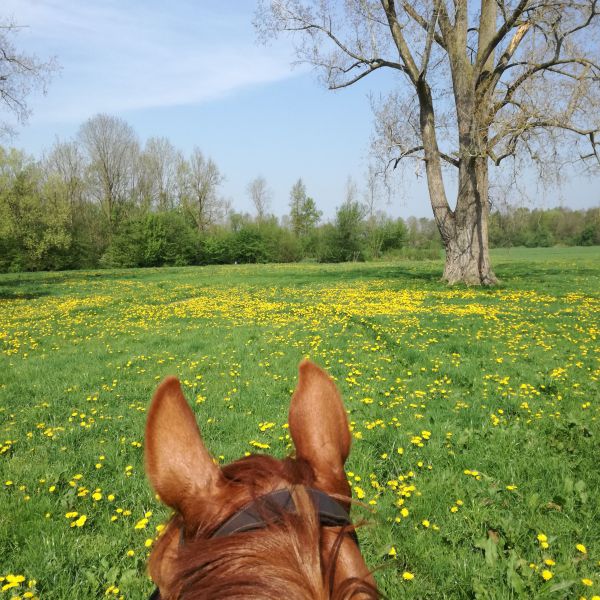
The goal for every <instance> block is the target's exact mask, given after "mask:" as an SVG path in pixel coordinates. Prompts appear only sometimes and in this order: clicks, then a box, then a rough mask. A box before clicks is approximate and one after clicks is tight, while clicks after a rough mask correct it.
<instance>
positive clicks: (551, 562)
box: [544, 558, 556, 567]
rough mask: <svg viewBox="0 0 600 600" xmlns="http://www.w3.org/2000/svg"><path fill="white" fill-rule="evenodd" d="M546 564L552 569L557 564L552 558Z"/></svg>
mask: <svg viewBox="0 0 600 600" xmlns="http://www.w3.org/2000/svg"><path fill="white" fill-rule="evenodd" d="M544 563H546V564H547V565H548V566H549V567H552V566H554V565H555V564H556V563H555V562H554V561H553V560H552V559H551V558H547V559H546V560H545V561H544Z"/></svg>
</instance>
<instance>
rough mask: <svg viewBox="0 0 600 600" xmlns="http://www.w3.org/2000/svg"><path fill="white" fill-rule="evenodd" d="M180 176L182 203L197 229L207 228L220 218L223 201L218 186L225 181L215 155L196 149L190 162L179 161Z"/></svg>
mask: <svg viewBox="0 0 600 600" xmlns="http://www.w3.org/2000/svg"><path fill="white" fill-rule="evenodd" d="M177 179H178V186H179V196H180V201H181V204H182V206H184V208H185V209H186V210H187V211H188V212H189V214H190V215H191V216H192V218H193V219H194V222H195V223H196V227H198V231H204V230H205V229H206V228H207V227H209V226H210V225H212V224H213V223H215V222H216V221H217V220H218V219H219V218H220V217H221V214H222V210H223V203H222V202H221V200H220V198H219V197H218V196H217V188H218V187H219V186H220V185H221V183H222V182H223V179H224V177H223V175H221V172H220V171H219V168H218V167H217V165H216V163H215V162H214V161H213V160H212V158H208V159H207V158H205V157H204V155H203V154H202V152H201V151H200V150H199V149H198V148H194V150H193V152H192V155H191V156H190V159H189V161H186V160H181V161H180V162H179V166H178V169H177Z"/></svg>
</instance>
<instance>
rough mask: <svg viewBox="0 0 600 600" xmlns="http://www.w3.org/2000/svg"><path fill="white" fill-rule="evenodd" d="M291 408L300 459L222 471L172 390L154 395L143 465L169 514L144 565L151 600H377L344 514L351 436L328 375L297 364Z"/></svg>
mask: <svg viewBox="0 0 600 600" xmlns="http://www.w3.org/2000/svg"><path fill="white" fill-rule="evenodd" d="M298 373H299V375H298V383H297V386H296V389H295V391H294V393H293V395H292V399H291V402H290V408H289V418H288V425H289V432H290V435H291V438H292V441H293V444H294V447H295V456H293V457H288V458H286V459H284V460H278V459H275V458H273V457H271V456H268V455H249V456H246V457H244V458H241V459H239V460H237V461H234V462H232V463H230V464H228V465H225V466H223V467H220V466H219V465H218V464H217V463H216V461H215V460H214V459H213V458H212V457H211V455H210V453H209V451H208V449H207V448H206V446H205V444H204V441H203V439H202V436H201V434H200V430H199V428H198V426H197V424H196V419H195V417H194V413H193V412H192V410H191V408H190V406H189V405H188V403H187V401H186V400H185V397H184V395H183V392H182V390H181V386H180V384H179V381H178V380H177V379H176V378H175V377H168V378H167V379H165V380H164V381H163V382H162V383H161V384H160V385H159V387H158V388H157V390H156V392H155V394H154V397H153V399H152V402H151V405H150V408H149V411H148V417H147V422H146V434H145V435H146V437H145V450H144V454H145V457H144V458H145V468H146V474H147V476H148V479H149V481H150V484H151V486H152V488H153V489H154V491H155V492H156V494H158V496H159V498H160V500H161V501H162V502H163V503H165V504H166V505H168V506H169V507H171V508H172V509H174V515H173V517H172V518H171V520H170V521H169V523H168V524H167V526H166V527H165V529H164V530H163V533H162V535H161V536H160V537H159V539H158V540H157V542H156V544H155V546H154V548H153V550H152V552H151V554H150V557H149V561H148V570H149V574H150V577H151V579H152V580H153V581H154V583H155V585H156V590H155V591H154V593H153V594H152V596H151V599H153V600H157V599H160V600H177V599H183V600H199V599H209V598H210V599H212V600H214V599H216V598H230V599H240V600H241V599H242V598H244V599H248V598H255V599H265V600H267V599H269V600H275V599H276V600H281V598H282V595H285V597H286V600H301V599H302V600H309V599H310V600H325V599H328V598H334V599H336V600H345V599H350V598H352V599H354V598H356V599H360V600H368V599H371V598H378V597H379V594H378V591H377V587H376V584H375V580H374V579H373V576H372V574H371V572H370V571H369V569H368V568H367V566H366V564H365V561H364V559H363V557H362V555H361V553H360V549H359V545H358V539H357V536H356V532H355V527H354V525H352V523H351V521H350V517H349V510H350V504H351V494H352V492H351V488H350V485H349V484H348V481H347V478H346V474H345V471H344V464H345V462H346V459H347V458H348V454H349V453H350V445H351V436H350V431H349V427H348V419H347V416H346V411H345V409H344V404H343V402H342V398H341V396H340V394H339V392H338V390H337V387H336V385H335V383H334V382H333V380H332V379H331V378H330V377H329V375H328V374H327V373H326V372H325V371H324V370H322V369H321V368H320V367H318V366H317V365H315V364H314V363H312V362H310V361H308V360H304V361H303V362H301V363H300V366H299V368H298Z"/></svg>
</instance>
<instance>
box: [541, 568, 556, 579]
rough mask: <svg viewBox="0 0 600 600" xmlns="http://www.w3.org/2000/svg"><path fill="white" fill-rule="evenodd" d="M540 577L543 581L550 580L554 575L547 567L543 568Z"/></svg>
mask: <svg viewBox="0 0 600 600" xmlns="http://www.w3.org/2000/svg"><path fill="white" fill-rule="evenodd" d="M541 575H542V578H543V579H544V581H550V579H552V578H553V577H554V575H553V574H552V571H548V569H544V570H543V571H542V573H541Z"/></svg>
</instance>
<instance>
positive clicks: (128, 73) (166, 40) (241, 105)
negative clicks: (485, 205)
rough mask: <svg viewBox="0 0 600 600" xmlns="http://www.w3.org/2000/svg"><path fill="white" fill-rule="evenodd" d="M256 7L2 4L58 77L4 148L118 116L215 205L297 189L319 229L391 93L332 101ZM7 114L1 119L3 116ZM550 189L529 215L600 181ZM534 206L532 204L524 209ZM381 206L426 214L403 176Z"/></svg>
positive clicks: (381, 83)
mask: <svg viewBox="0 0 600 600" xmlns="http://www.w3.org/2000/svg"><path fill="white" fill-rule="evenodd" d="M255 6H256V3H255V2H254V1H253V0H236V2H234V3H224V2H222V1H221V0H177V1H176V2H164V1H160V0H96V1H94V2H91V1H88V0H2V8H0V17H7V16H8V17H13V18H14V20H15V21H16V23H18V24H19V25H24V26H25V27H23V28H22V29H21V30H20V32H19V34H18V36H17V37H16V38H15V39H13V41H14V43H15V45H17V46H18V48H19V49H21V50H22V51H25V52H27V53H31V54H36V55H37V56H38V58H40V59H47V58H49V57H51V56H55V57H56V59H57V61H58V63H59V64H60V66H61V70H60V72H59V73H58V74H57V75H56V76H55V77H54V78H53V80H52V81H51V83H50V85H49V87H48V91H47V94H46V95H42V94H40V93H38V94H35V95H32V96H30V98H29V101H28V103H29V106H30V108H31V109H32V116H31V117H30V119H29V121H28V123H27V124H26V125H25V126H22V127H19V128H18V135H17V137H16V138H15V139H13V140H11V145H13V146H16V147H18V148H21V149H23V150H25V151H26V152H28V153H30V154H32V155H34V156H36V157H37V156H40V155H41V153H42V152H43V151H44V150H45V149H49V148H50V147H51V146H52V144H53V143H54V141H55V140H56V139H60V140H61V141H66V140H69V139H71V138H73V137H74V136H76V134H77V131H78V129H79V127H80V126H81V124H82V123H83V122H84V121H85V120H86V119H88V118H90V117H93V116H94V115H96V114H98V113H107V114H110V115H115V116H118V117H120V118H122V119H124V120H125V121H127V122H128V123H129V124H130V125H131V126H132V127H133V128H134V129H135V131H136V132H137V134H138V135H139V137H140V141H141V143H142V144H143V143H144V141H145V140H146V139H148V138H149V137H153V136H164V137H166V138H168V139H169V140H170V141H171V143H172V144H173V145H174V146H175V147H176V148H178V149H180V150H181V151H182V152H183V153H184V154H186V155H189V154H190V152H191V151H192V150H193V148H194V147H198V148H199V149H200V150H201V151H202V152H203V153H204V154H205V155H206V156H209V157H211V158H212V159H213V160H214V161H215V162H216V163H217V165H218V166H219V168H220V170H221V172H222V173H223V174H224V176H225V181H224V183H223V185H222V186H221V190H220V192H221V194H222V195H223V196H224V197H225V198H227V199H229V200H230V201H231V202H232V205H233V208H234V209H235V210H237V211H247V212H252V205H251V201H250V199H249V197H248V194H247V191H246V188H247V186H248V183H249V182H250V181H251V180H252V179H254V178H256V177H258V176H262V177H264V178H265V179H266V180H267V183H268V185H269V188H270V190H271V192H272V200H271V210H272V212H273V213H274V214H276V215H278V216H281V215H283V214H286V213H287V212H288V210H289V193H290V189H291V187H292V185H293V184H294V183H295V182H296V181H297V180H298V179H299V178H302V180H303V181H304V183H305V185H306V188H307V192H308V194H309V195H310V196H312V197H313V198H314V199H315V202H316V204H317V206H318V208H319V209H320V210H322V211H323V213H324V217H325V218H331V217H332V216H333V215H334V214H335V209H336V207H337V206H339V205H340V204H341V203H342V202H343V201H344V199H345V195H346V187H347V182H348V178H349V177H352V179H353V180H354V181H355V182H356V183H357V185H358V186H359V188H360V187H361V186H363V185H364V176H365V173H366V171H367V168H368V164H369V148H370V141H371V136H372V131H373V114H372V109H371V101H370V99H369V96H370V95H371V94H372V95H375V96H377V95H379V94H380V93H383V92H385V91H386V90H387V89H390V87H391V86H392V85H393V82H392V78H391V77H390V75H389V74H388V75H386V74H385V73H384V71H385V70H383V69H382V70H381V71H379V72H377V73H375V74H373V75H370V76H369V77H366V78H365V79H363V80H362V81H360V82H359V83H358V84H356V85H354V86H351V87H349V88H346V89H344V90H339V91H336V92H332V91H329V90H327V89H326V87H325V86H324V84H323V83H321V82H320V81H319V79H318V77H317V74H316V73H315V72H314V71H313V70H312V69H311V67H309V66H307V65H300V66H298V65H296V66H293V64H292V63H293V62H294V59H295V57H294V52H293V47H292V45H291V42H290V40H286V39H280V40H276V41H274V42H272V43H270V44H268V45H262V44H260V43H259V42H258V40H257V35H256V32H255V29H254V27H253V25H252V20H253V16H254V10H255ZM3 117H5V115H4V114H2V113H1V112H0V118H3ZM563 180H564V183H563V187H562V189H561V190H557V189H552V190H543V191H538V190H537V188H536V187H535V182H534V178H533V176H531V180H530V181H528V182H527V185H528V188H529V189H530V190H532V193H531V194H530V196H532V197H535V198H536V200H535V202H534V204H533V206H538V207H541V208H548V207H551V206H556V205H564V206H569V207H571V208H586V207H590V206H598V205H599V204H600V192H599V189H600V185H599V184H600V179H599V178H598V177H596V178H595V179H592V180H588V179H584V178H581V177H578V176H576V175H572V176H571V177H569V174H568V173H565V177H564V178H563ZM530 201H531V200H529V202H530ZM380 208H381V209H383V210H385V211H386V212H388V213H389V214H391V215H393V216H401V217H404V218H406V217H408V216H416V217H431V216H432V211H431V207H430V204H429V200H428V195H427V187H426V183H425V180H424V178H423V177H422V176H420V175H419V174H418V173H415V172H411V171H410V170H408V171H406V176H405V178H404V179H403V180H402V181H399V182H398V185H397V186H396V191H395V193H394V195H393V197H392V198H390V199H389V200H387V199H383V198H382V200H381V204H380Z"/></svg>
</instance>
